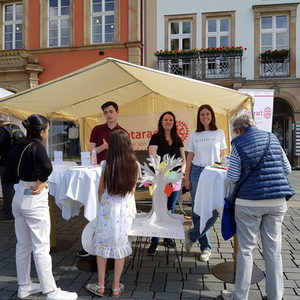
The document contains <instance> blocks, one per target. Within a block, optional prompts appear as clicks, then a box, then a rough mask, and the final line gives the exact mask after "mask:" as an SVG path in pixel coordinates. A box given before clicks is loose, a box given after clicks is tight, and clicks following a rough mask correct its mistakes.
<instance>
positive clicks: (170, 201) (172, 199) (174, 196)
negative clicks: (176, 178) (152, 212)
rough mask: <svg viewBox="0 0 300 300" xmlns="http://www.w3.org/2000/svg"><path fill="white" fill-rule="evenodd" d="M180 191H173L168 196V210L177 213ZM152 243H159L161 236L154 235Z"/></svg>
mask: <svg viewBox="0 0 300 300" xmlns="http://www.w3.org/2000/svg"><path fill="white" fill-rule="evenodd" d="M178 193H179V191H176V192H172V194H171V195H170V196H169V197H168V202H167V207H168V210H169V211H171V213H172V214H174V213H175V208H176V201H177V197H178ZM151 243H152V244H158V243H159V238H158V237H153V238H152V239H151Z"/></svg>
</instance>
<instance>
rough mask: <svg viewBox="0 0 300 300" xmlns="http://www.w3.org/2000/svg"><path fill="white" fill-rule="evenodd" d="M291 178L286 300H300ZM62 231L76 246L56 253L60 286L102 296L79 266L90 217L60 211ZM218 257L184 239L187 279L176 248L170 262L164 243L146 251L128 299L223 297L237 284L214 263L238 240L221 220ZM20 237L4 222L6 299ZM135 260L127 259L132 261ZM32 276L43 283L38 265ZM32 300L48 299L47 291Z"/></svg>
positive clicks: (257, 293)
mask: <svg viewBox="0 0 300 300" xmlns="http://www.w3.org/2000/svg"><path fill="white" fill-rule="evenodd" d="M290 179H291V182H292V185H293V186H294V188H295V189H296V191H297V194H296V195H295V196H294V197H293V198H292V199H291V200H290V201H289V202H288V204H289V210H288V212H287V214H286V216H285V220H284V225H283V247H282V256H283V265H284V278H285V292H284V300H294V299H295V300H296V299H298V300H299V299H300V171H293V173H292V175H291V177H290ZM56 216H57V235H58V238H59V239H68V240H71V241H72V242H73V246H72V248H71V249H69V250H68V251H64V252H54V253H52V258H53V272H54V275H55V279H56V281H57V284H58V286H59V287H61V288H63V289H66V290H70V291H76V292H77V293H78V294H79V299H81V300H91V299H97V298H98V297H97V296H93V295H92V294H90V293H89V292H88V291H86V290H85V288H84V287H85V285H86V283H88V282H96V273H89V272H83V271H80V270H79V269H78V268H77V267H76V263H77V261H78V258H77V257H76V252H77V251H78V250H79V249H80V248H81V243H80V236H81V232H82V229H83V228H84V226H85V224H86V221H85V219H84V218H83V217H82V216H79V217H75V218H72V219H71V220H69V221H65V220H63V219H62V218H61V217H60V211H59V209H57V211H56ZM210 239H211V243H212V255H211V258H210V260H209V262H207V263H203V262H200V261H198V260H197V256H198V255H199V248H198V247H197V245H194V246H193V248H192V251H191V252H190V253H185V252H184V244H183V241H177V246H178V249H179V253H180V254H182V257H181V266H182V270H183V275H184V281H182V278H181V275H180V272H179V268H178V263H177V262H176V259H175V256H174V251H173V250H170V254H169V263H167V259H166V254H165V250H164V247H163V246H159V248H158V249H159V251H158V255H157V256H155V257H149V256H147V255H146V254H145V256H144V257H143V260H142V266H141V269H140V274H139V276H138V279H137V284H135V278H136V269H133V270H132V269H131V268H129V269H128V271H127V272H125V273H124V275H123V277H122V281H123V282H124V284H125V292H124V293H123V294H122V297H121V298H119V299H120V300H122V299H123V300H124V299H136V300H143V299H161V300H163V299H172V300H179V299H182V300H188V299H203V300H204V299H221V297H220V293H221V291H222V290H223V289H224V288H227V289H232V288H233V285H232V284H228V283H224V282H223V281H220V280H219V279H217V278H216V277H215V276H214V275H213V274H212V272H211V269H212V267H213V266H215V265H217V264H219V263H222V262H230V261H232V260H233V241H232V240H231V241H224V240H223V239H222V237H221V235H220V220H218V221H217V223H216V225H215V226H214V228H213V229H212V230H211V232H210ZM15 243H16V240H15V235H14V224H13V223H5V222H1V223H0V300H4V299H17V297H16V291H17V279H16V267H15V257H14V255H15ZM130 259H131V258H129V259H127V264H128V262H129V260H130ZM255 265H256V266H258V267H259V268H260V269H261V270H262V271H264V270H265V269H264V260H263V257H262V248H261V245H260V244H259V245H258V248H257V250H256V252H255ZM32 277H33V280H34V281H37V276H36V273H35V268H34V266H33V268H32ZM111 279H112V271H109V275H108V283H107V286H108V291H107V292H106V293H105V296H104V297H103V298H102V299H110V297H109V287H110V285H111ZM264 286H265V280H262V281H260V282H258V283H256V284H253V285H252V286H251V291H250V296H249V299H250V300H256V299H262V296H264V295H265V291H264ZM27 299H45V297H44V296H43V295H42V294H39V295H36V296H32V297H28V298H27Z"/></svg>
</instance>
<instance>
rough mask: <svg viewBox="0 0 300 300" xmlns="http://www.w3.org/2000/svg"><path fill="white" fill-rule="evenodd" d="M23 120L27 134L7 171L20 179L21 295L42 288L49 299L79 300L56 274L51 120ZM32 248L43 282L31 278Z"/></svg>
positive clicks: (16, 203)
mask: <svg viewBox="0 0 300 300" xmlns="http://www.w3.org/2000/svg"><path fill="white" fill-rule="evenodd" d="M22 124H23V126H24V127H25V128H26V130H27V135H26V138H25V139H24V140H22V141H20V142H19V143H18V144H17V145H16V147H15V148H14V149H13V150H12V152H11V154H10V156H9V159H8V163H7V167H6V169H5V173H4V180H5V181H6V182H11V183H18V184H17V185H15V195H14V198H13V202H12V211H13V215H14V217H15V231H16V237H17V246H16V266H17V277H18V285H19V288H18V297H19V298H25V297H27V296H29V295H31V294H35V293H39V292H41V291H42V292H43V294H46V299H47V300H57V299H66V300H76V299H77V298H78V296H77V294H76V293H70V292H67V291H63V290H61V289H60V288H57V286H56V283H55V280H54V277H53V274H52V259H51V256H50V254H49V252H50V226H51V225H50V215H49V206H48V183H47V179H48V176H49V175H50V174H51V172H52V165H51V161H50V159H49V157H48V155H47V152H46V149H45V147H44V145H43V144H44V143H45V141H46V139H47V136H48V133H49V120H48V119H47V118H45V117H44V116H42V115H31V116H30V117H28V119H26V120H24V121H23V122H22ZM31 252H32V253H33V258H34V262H35V267H36V271H37V275H38V278H39V281H40V283H33V282H32V281H31V279H30V266H31Z"/></svg>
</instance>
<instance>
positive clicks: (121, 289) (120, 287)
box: [111, 283, 125, 298]
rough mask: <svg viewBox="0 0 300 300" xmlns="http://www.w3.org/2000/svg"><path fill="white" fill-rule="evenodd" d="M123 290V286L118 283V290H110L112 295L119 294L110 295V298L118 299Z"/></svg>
mask: <svg viewBox="0 0 300 300" xmlns="http://www.w3.org/2000/svg"><path fill="white" fill-rule="evenodd" d="M124 288H125V287H124V284H123V283H120V286H119V288H117V289H111V290H112V292H113V293H114V292H119V294H118V295H114V294H112V295H111V297H112V298H119V297H120V296H121V295H122V293H123V292H124Z"/></svg>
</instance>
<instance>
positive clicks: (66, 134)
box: [48, 120, 80, 160]
mask: <svg viewBox="0 0 300 300" xmlns="http://www.w3.org/2000/svg"><path fill="white" fill-rule="evenodd" d="M48 143H49V156H50V157H51V158H54V151H62V152H63V158H64V159H72V160H74V159H79V158H80V144H79V128H78V127H77V125H75V123H74V122H71V121H59V120H50V130H49V136H48Z"/></svg>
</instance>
